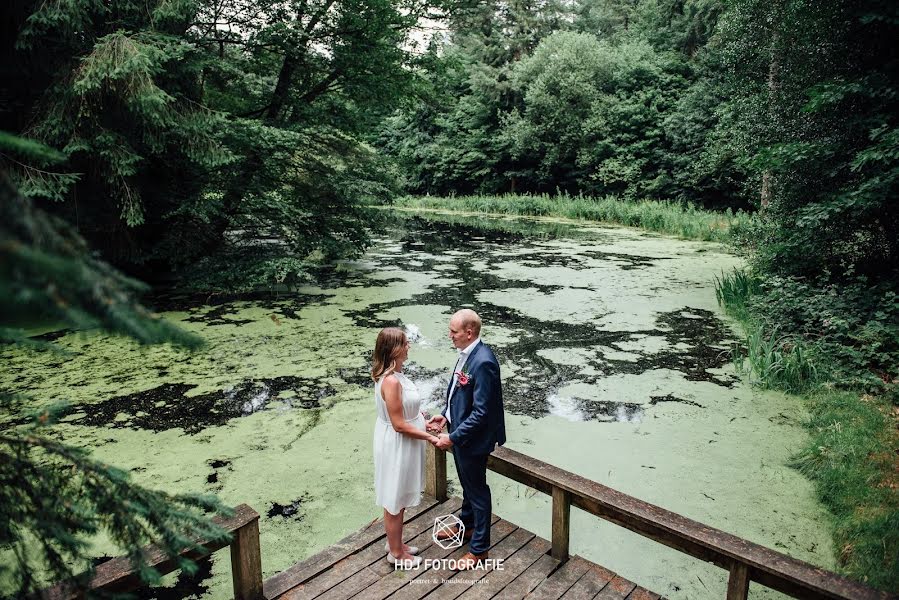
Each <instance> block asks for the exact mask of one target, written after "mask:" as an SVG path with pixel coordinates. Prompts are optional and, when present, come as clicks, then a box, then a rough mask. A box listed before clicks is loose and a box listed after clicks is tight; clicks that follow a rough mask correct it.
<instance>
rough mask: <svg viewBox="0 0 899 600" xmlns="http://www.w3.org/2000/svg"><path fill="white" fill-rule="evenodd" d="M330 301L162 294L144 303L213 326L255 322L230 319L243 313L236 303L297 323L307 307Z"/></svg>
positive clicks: (292, 295)
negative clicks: (251, 305) (246, 304)
mask: <svg viewBox="0 0 899 600" xmlns="http://www.w3.org/2000/svg"><path fill="white" fill-rule="evenodd" d="M329 298H330V296H328V295H326V294H300V293H298V292H293V291H290V292H286V291H285V292H277V293H276V292H249V293H240V294H203V293H182V292H178V291H172V290H162V291H157V292H155V293H152V294H150V295H147V296H145V297H144V301H145V303H146V304H147V305H148V306H152V307H153V308H154V309H155V310H156V311H158V312H188V313H195V314H191V315H190V316H189V317H188V318H187V319H185V320H186V321H190V322H196V323H206V324H209V325H235V324H238V325H240V324H243V323H250V322H252V321H251V320H246V319H228V318H226V317H227V316H228V315H232V314H234V313H235V312H237V311H239V310H241V309H242V307H240V306H232V305H234V304H235V303H242V302H245V303H252V304H253V306H255V307H262V308H264V309H266V310H270V311H272V312H273V313H277V314H280V315H281V316H283V317H284V318H287V319H296V318H299V317H298V316H297V311H299V310H301V309H302V308H304V307H306V306H312V305H315V304H319V303H321V302H324V301H326V300H328V299H329ZM209 307H213V308H212V310H208V311H207V312H205V313H203V314H199V313H197V311H199V310H202V309H208V308H209ZM219 309H221V310H219ZM207 317H208V318H207Z"/></svg>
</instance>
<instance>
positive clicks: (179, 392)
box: [71, 375, 336, 434]
mask: <svg viewBox="0 0 899 600" xmlns="http://www.w3.org/2000/svg"><path fill="white" fill-rule="evenodd" d="M196 387H197V385H196V384H188V383H165V384H163V385H160V386H157V387H155V388H152V389H149V390H145V391H143V392H137V393H134V394H127V395H124V396H116V397H114V398H109V399H108V400H103V401H101V402H97V403H95V404H83V405H79V406H77V407H76V408H75V410H76V411H78V412H80V413H83V416H81V417H79V418H78V419H73V420H72V421H71V423H74V424H78V425H89V426H93V427H113V428H129V429H144V430H150V431H165V430H168V429H174V428H181V429H183V430H184V432H185V433H188V434H196V433H199V432H200V431H203V430H204V429H205V428H207V427H215V426H220V425H224V424H225V423H227V422H228V421H230V420H231V419H235V418H239V417H246V416H249V415H251V414H253V413H255V412H258V411H261V410H265V408H266V407H267V406H268V405H269V403H270V402H271V401H272V400H275V399H277V397H278V395H279V394H280V393H282V392H285V391H292V392H294V393H295V396H294V397H292V398H285V399H282V400H283V402H284V404H285V405H286V406H287V407H289V408H302V409H310V408H319V407H320V402H321V400H323V399H324V398H327V397H329V396H332V395H334V394H335V393H336V390H335V389H334V388H333V387H332V386H331V385H330V384H327V383H324V382H323V381H320V380H317V379H304V378H301V377H295V376H291V375H287V376H283V377H275V378H272V379H258V380H255V379H253V380H245V381H241V382H239V383H237V384H235V385H234V386H232V387H228V388H225V389H223V390H217V391H214V392H207V393H205V394H198V395H195V396H188V395H187V394H188V392H190V391H191V390H193V389H194V388H196Z"/></svg>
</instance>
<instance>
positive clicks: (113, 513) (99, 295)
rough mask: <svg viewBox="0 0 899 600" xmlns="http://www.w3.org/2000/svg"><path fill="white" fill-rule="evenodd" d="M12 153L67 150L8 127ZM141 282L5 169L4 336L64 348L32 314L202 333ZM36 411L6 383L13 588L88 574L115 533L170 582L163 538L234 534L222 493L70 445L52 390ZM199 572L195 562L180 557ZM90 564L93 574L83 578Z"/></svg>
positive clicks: (149, 573)
mask: <svg viewBox="0 0 899 600" xmlns="http://www.w3.org/2000/svg"><path fill="white" fill-rule="evenodd" d="M0 151H2V152H3V153H4V154H6V155H14V156H16V157H17V158H20V159H22V160H23V161H30V162H31V163H32V164H33V163H35V162H41V163H42V164H54V163H58V162H61V161H63V160H65V156H64V155H62V154H61V153H59V152H55V151H52V150H50V149H48V148H46V147H44V146H42V145H40V144H36V143H34V142H32V141H28V140H23V139H21V138H18V137H15V136H10V135H8V134H5V133H0ZM142 289H143V286H142V285H141V284H139V283H138V282H136V281H134V280H132V279H129V278H127V277H125V276H123V275H122V274H120V273H119V272H117V271H115V270H114V269H112V268H111V267H109V266H108V265H106V264H105V263H103V262H101V261H99V260H97V259H96V258H94V257H92V256H91V254H90V252H89V249H88V247H87V246H86V244H85V242H84V240H83V239H82V238H81V237H80V236H79V235H78V234H77V233H76V232H75V231H74V230H73V229H72V228H71V227H70V226H69V225H67V224H66V223H65V222H63V221H62V220H60V219H58V218H55V217H52V216H50V215H47V214H46V213H44V212H43V211H41V210H39V209H37V208H35V206H34V205H33V203H32V201H31V200H29V199H27V198H25V197H24V196H22V195H20V194H18V192H17V191H16V190H15V187H14V186H13V185H12V183H11V181H10V179H9V178H8V176H7V174H6V173H5V172H3V171H2V170H0V315H2V320H0V343H2V344H4V345H9V344H16V345H19V346H27V347H30V348H32V350H33V351H36V352H62V351H61V350H58V349H55V348H53V347H52V345H49V344H46V343H40V342H35V341H34V340H31V339H30V338H27V337H26V336H25V333H24V331H22V330H21V329H19V328H18V324H19V323H21V322H30V323H40V322H50V323H54V324H62V325H64V326H70V327H77V328H81V329H84V328H93V329H102V330H105V331H109V332H115V333H119V334H122V335H127V336H129V337H132V338H134V339H135V340H137V341H139V342H141V343H161V342H172V343H176V344H179V345H182V346H185V347H188V348H195V347H197V346H199V345H200V344H201V343H202V341H201V340H199V339H198V338H196V337H194V336H192V335H190V334H187V333H185V332H183V331H181V330H179V329H177V328H176V327H174V326H172V325H171V324H170V323H168V322H166V321H164V320H162V319H160V318H158V317H157V316H154V315H153V314H152V313H150V312H149V311H148V310H147V309H146V308H144V307H142V306H141V305H140V304H139V303H138V302H137V301H136V300H135V293H136V292H139V291H141V290H142ZM40 400H43V401H44V408H42V409H40V410H38V411H36V412H32V413H31V414H29V413H26V412H25V409H24V408H23V407H24V405H25V402H24V401H25V399H24V398H22V397H20V396H17V395H15V394H11V393H9V392H6V391H4V392H2V393H0V410H2V426H0V547H2V548H3V549H4V552H7V553H8V555H7V557H5V558H8V559H9V561H7V560H5V559H4V561H3V563H2V564H0V581H3V583H4V589H3V590H2V593H6V594H14V595H15V596H17V597H24V596H25V595H27V594H29V593H31V592H34V591H35V590H36V589H37V588H38V587H40V586H42V585H45V584H46V583H47V578H49V579H55V580H60V581H70V582H71V583H72V584H73V585H75V586H81V585H84V584H86V583H87V581H88V577H89V575H90V562H89V557H88V555H87V551H88V543H89V540H90V536H93V535H95V534H97V533H99V532H101V531H103V532H105V533H106V534H107V535H108V536H109V538H110V539H111V540H112V541H114V542H115V543H116V544H117V545H118V546H119V547H120V548H121V549H122V550H123V551H124V552H125V553H127V555H128V556H129V558H130V559H131V561H132V564H133V565H134V566H135V568H136V569H137V572H138V574H139V577H140V578H141V580H142V581H144V582H145V583H155V582H157V581H159V574H158V572H156V571H155V570H154V569H152V568H150V567H149V566H148V565H147V564H146V561H145V558H144V557H143V556H142V554H141V552H140V548H141V547H142V546H143V545H145V544H146V543H149V542H154V543H157V544H158V545H159V546H160V547H161V548H162V550H163V551H164V552H165V553H166V554H167V555H168V556H171V557H177V556H178V554H179V552H180V551H182V550H184V549H192V548H196V547H197V546H196V544H195V542H194V540H195V539H214V540H224V539H227V537H228V534H227V532H225V531H223V530H221V529H220V528H219V527H217V526H215V525H214V524H212V523H211V521H210V520H209V519H208V517H207V516H206V514H205V513H207V512H208V511H218V512H226V509H224V507H222V506H221V505H220V504H219V502H218V500H217V499H216V498H214V497H211V496H201V495H191V494H179V495H171V494H167V493H164V492H159V491H154V490H150V489H147V488H144V487H142V486H139V485H136V484H135V483H133V482H131V481H130V479H129V476H128V474H127V473H126V472H124V471H122V470H120V469H117V468H115V467H112V466H109V465H106V464H102V463H99V462H97V461H95V460H92V459H91V458H90V456H89V454H88V452H87V451H85V450H84V449H81V448H75V447H72V446H68V445H65V444H62V443H60V442H58V441H57V440H55V439H54V436H53V434H52V430H50V429H48V425H51V424H52V423H54V422H55V421H56V419H57V418H58V417H60V416H61V415H63V414H65V411H66V407H65V405H63V404H61V403H59V402H57V401H53V400H52V399H40ZM177 562H178V565H179V566H180V567H181V568H182V569H184V570H186V571H188V572H191V571H193V570H194V569H195V565H194V563H193V562H191V561H189V560H186V559H177ZM82 573H83V574H86V575H87V577H85V576H82Z"/></svg>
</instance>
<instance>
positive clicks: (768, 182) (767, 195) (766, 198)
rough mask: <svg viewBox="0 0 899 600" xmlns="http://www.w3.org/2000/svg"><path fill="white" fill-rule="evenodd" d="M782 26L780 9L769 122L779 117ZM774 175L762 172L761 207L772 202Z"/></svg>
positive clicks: (770, 82) (774, 38)
mask: <svg viewBox="0 0 899 600" xmlns="http://www.w3.org/2000/svg"><path fill="white" fill-rule="evenodd" d="M779 26H780V13H779V11H778V14H777V16H776V17H775V19H774V31H773V32H772V33H771V62H770V63H768V121H769V124H770V123H771V121H773V120H774V119H776V118H777V111H776V110H775V102H776V101H777V89H778V87H779V83H778V78H779V76H780V30H779V29H778V27H779ZM772 184H773V182H772V175H771V169H770V168H766V169H765V170H764V171H763V172H762V190H761V195H760V198H759V200H760V203H761V209H762V210H763V211H764V210H767V208H768V205H769V204H771V197H772V195H773V193H772V190H771V187H772Z"/></svg>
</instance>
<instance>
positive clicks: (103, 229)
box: [0, 0, 430, 283]
mask: <svg viewBox="0 0 899 600" xmlns="http://www.w3.org/2000/svg"><path fill="white" fill-rule="evenodd" d="M428 10H430V5H428V4H426V3H419V2H416V1H415V0H407V1H402V0H400V1H391V0H378V1H370V0H368V1H365V2H361V1H358V0H340V1H337V0H317V1H305V0H296V1H287V2H282V1H272V0H229V1H226V2H207V1H205V0H177V1H169V0H153V1H151V2H145V1H143V0H141V1H135V0H115V1H114V2H95V1H90V0H88V1H83V2H64V3H59V2H50V3H45V2H38V1H21V2H12V3H5V4H4V6H3V8H0V15H2V17H3V22H4V24H5V27H6V28H7V31H6V32H5V33H7V34H9V35H4V36H3V38H2V39H3V41H2V44H3V46H2V48H0V57H2V63H3V67H2V75H3V77H2V79H0V81H2V83H0V97H3V98H5V99H10V102H8V103H6V102H5V103H4V108H3V111H2V112H0V130H6V131H10V132H14V133H16V134H19V135H24V136H26V137H30V138H35V139H38V140H40V141H41V142H43V143H45V144H48V145H50V146H52V147H55V148H59V149H60V150H61V152H62V153H63V154H64V155H65V158H66V160H65V161H64V162H62V163H61V164H58V165H56V166H55V167H54V168H47V165H45V164H43V163H41V162H40V161H34V162H32V161H27V160H21V159H19V158H16V157H14V156H12V157H10V156H6V157H4V158H3V159H2V160H3V162H4V164H5V166H6V168H7V169H8V170H9V171H10V172H11V173H12V174H13V176H14V179H15V181H16V183H17V184H18V186H19V187H20V189H21V190H22V192H23V193H24V194H25V195H26V196H29V197H32V198H36V199H41V200H42V201H44V206H45V207H46V208H48V210H51V211H52V212H54V213H55V214H57V215H59V216H61V217H63V218H65V219H66V220H68V221H70V222H72V223H73V224H74V225H75V226H76V227H77V229H78V231H79V232H80V233H81V234H82V235H83V236H84V237H86V238H87V239H88V241H89V242H90V243H91V244H92V246H93V247H94V248H96V249H98V250H99V251H101V252H102V254H103V256H104V257H105V258H106V259H107V260H109V261H112V262H113V263H114V264H116V265H119V266H122V267H125V268H126V269H128V270H129V272H132V273H136V274H139V275H140V276H141V277H142V278H144V279H146V278H157V277H166V276H169V275H170V274H171V273H172V272H173V271H178V270H180V269H182V268H184V267H190V268H191V269H190V277H191V279H193V278H194V277H199V279H196V281H197V282H198V283H199V282H201V281H203V279H202V275H203V274H204V273H209V272H218V271H220V270H221V265H222V264H227V262H229V261H231V259H232V258H233V257H234V256H235V255H239V256H240V258H241V260H243V261H244V266H247V267H251V268H252V269H255V270H256V271H258V272H260V273H262V272H266V271H267V270H268V271H272V272H274V271H277V270H278V269H277V268H276V267H273V266H272V265H271V264H269V265H268V266H266V263H270V262H272V261H274V262H276V263H283V260H284V258H285V256H289V257H290V258H291V259H292V260H293V264H294V266H295V269H296V270H298V271H302V270H303V268H304V265H306V264H307V263H309V262H310V261H311V262H315V260H321V259H322V258H328V257H333V256H335V255H345V254H352V253H354V252H358V251H359V250H361V249H362V248H363V247H364V244H365V241H366V233H365V230H364V223H365V220H366V215H365V212H364V210H363V209H362V208H360V207H361V205H363V204H365V203H367V202H379V201H383V200H384V199H385V198H387V197H388V196H389V194H390V193H391V190H392V188H393V187H394V181H395V176H394V175H393V174H392V171H391V169H390V168H387V167H385V166H384V165H383V164H382V163H383V161H382V160H381V159H380V158H379V156H378V155H377V153H375V152H374V151H372V150H371V149H370V148H369V147H368V146H367V145H366V144H365V143H364V142H363V141H362V134H363V133H364V132H365V131H366V130H367V129H370V128H371V124H372V123H373V122H374V121H375V120H377V119H378V117H379V115H383V114H384V112H385V111H387V110H389V109H390V108H391V106H394V105H396V103H397V101H398V100H399V98H400V97H401V96H402V95H403V94H406V93H408V91H409V90H410V89H411V88H410V85H411V82H412V81H413V77H412V75H411V72H410V70H409V69H408V68H406V67H407V65H408V63H409V61H410V60H411V55H410V50H409V49H406V48H404V46H403V42H404V40H405V39H406V37H407V35H408V30H409V28H410V27H411V26H412V25H413V24H415V23H416V22H417V20H418V18H419V17H420V16H421V15H422V14H424V13H426V12H427V11H428ZM48 201H52V202H53V204H52V205H48V204H47V202H48ZM272 237H276V238H278V239H279V240H280V241H281V242H282V245H281V247H280V248H279V252H277V253H272V252H270V251H269V250H270V248H269V247H268V245H267V244H256V243H253V241H254V240H258V239H268V238H272ZM248 238H249V241H248ZM202 267H205V269H202V272H200V271H198V270H197V269H198V268H202ZM225 279H226V280H227V279H228V278H227V277H226V278H225Z"/></svg>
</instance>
